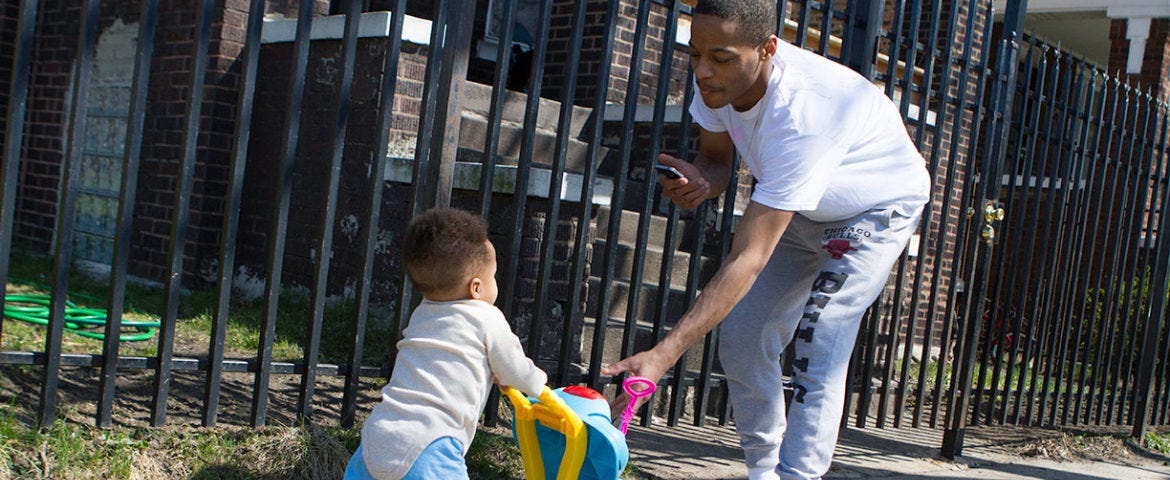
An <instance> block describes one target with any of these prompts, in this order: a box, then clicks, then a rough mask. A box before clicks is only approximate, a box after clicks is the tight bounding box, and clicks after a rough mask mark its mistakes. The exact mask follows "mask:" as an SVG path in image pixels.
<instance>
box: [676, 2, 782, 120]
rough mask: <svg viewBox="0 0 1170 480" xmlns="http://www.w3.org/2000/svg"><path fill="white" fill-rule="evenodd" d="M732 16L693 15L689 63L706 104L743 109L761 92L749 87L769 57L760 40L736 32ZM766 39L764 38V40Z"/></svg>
mask: <svg viewBox="0 0 1170 480" xmlns="http://www.w3.org/2000/svg"><path fill="white" fill-rule="evenodd" d="M736 28H737V24H736V22H735V21H734V20H728V19H723V18H719V17H715V16H712V15H695V16H694V18H693V19H692V20H691V45H690V46H691V67H692V68H693V69H694V72H695V81H696V82H697V83H698V85H699V94H700V95H701V96H702V98H703V103H705V104H706V105H707V107H709V108H720V107H723V106H724V105H727V104H729V103H730V104H732V105H733V106H735V107H736V108H737V109H740V110H744V109H747V108H750V107H751V106H752V105H755V103H756V101H758V100H759V99H760V96H762V95H763V91H762V90H761V91H760V92H758V93H759V95H755V94H754V93H757V92H755V91H754V90H755V89H753V88H752V87H753V85H754V84H755V83H756V80H757V79H758V78H759V76H760V72H761V67H762V66H764V65H765V64H766V63H767V62H768V60H767V57H766V56H765V55H764V47H763V46H762V45H761V44H755V45H752V44H750V43H749V42H747V41H745V40H742V39H740V38H738V37H737V36H736ZM765 43H767V42H765Z"/></svg>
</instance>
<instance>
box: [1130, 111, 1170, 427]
mask: <svg viewBox="0 0 1170 480" xmlns="http://www.w3.org/2000/svg"><path fill="white" fill-rule="evenodd" d="M1147 106H1148V108H1149V109H1151V110H1154V112H1152V113H1153V114H1155V115H1153V116H1154V118H1153V119H1152V120H1151V121H1150V123H1152V124H1153V125H1154V126H1155V127H1156V128H1157V127H1160V131H1159V132H1158V133H1157V135H1158V139H1159V140H1158V142H1156V143H1164V142H1165V141H1166V131H1167V125H1166V117H1165V115H1156V114H1157V113H1163V114H1164V113H1165V111H1164V109H1163V107H1164V104H1163V103H1162V102H1161V101H1159V100H1153V101H1150V102H1148V103H1147ZM1157 148H1158V147H1157V145H1156V144H1155V145H1153V146H1152V148H1151V150H1152V151H1151V157H1153V158H1155V159H1156V160H1155V161H1156V163H1157V164H1158V165H1159V167H1161V166H1162V164H1163V163H1164V162H1165V161H1166V159H1165V158H1164V157H1162V156H1160V155H1157ZM1162 174H1163V175H1165V171H1164V170H1163V171H1162ZM1157 180H1158V181H1159V183H1160V182H1161V179H1160V178H1158V179H1157ZM1162 194H1163V198H1162V199H1160V200H1159V203H1158V204H1157V207H1156V208H1157V211H1158V216H1159V218H1158V220H1159V225H1158V228H1157V233H1158V234H1161V233H1163V232H1168V231H1170V224H1168V223H1167V222H1168V220H1167V215H1166V212H1167V208H1170V189H1165V188H1164V189H1163V191H1162ZM1151 210H1154V207H1151ZM1152 233H1153V232H1151V235H1150V236H1149V237H1147V238H1149V239H1150V240H1151V241H1156V242H1157V255H1156V256H1155V259H1154V271H1153V274H1152V276H1151V280H1150V283H1151V284H1152V285H1154V288H1152V289H1150V291H1151V292H1153V293H1152V294H1151V295H1150V297H1151V298H1150V306H1149V309H1148V310H1146V311H1144V312H1143V313H1144V315H1145V335H1143V339H1144V341H1142V343H1141V355H1140V356H1139V358H1140V364H1139V366H1138V374H1137V380H1136V381H1135V386H1136V388H1135V392H1134V407H1133V411H1134V412H1135V414H1134V415H1133V434H1132V435H1133V437H1134V438H1136V439H1138V440H1139V441H1141V440H1142V439H1144V438H1145V436H1146V429H1147V428H1148V426H1149V424H1150V423H1151V413H1152V412H1151V411H1150V404H1151V403H1156V402H1155V401H1154V398H1153V393H1154V390H1153V386H1154V371H1155V366H1156V365H1157V363H1158V361H1157V360H1158V357H1157V354H1158V350H1159V348H1158V341H1159V340H1161V339H1162V323H1163V322H1164V319H1165V318H1166V295H1165V294H1159V292H1166V291H1167V290H1168V289H1170V275H1167V261H1168V260H1170V241H1168V240H1166V239H1161V238H1159V239H1157V240H1154V239H1153V235H1152ZM1161 358H1162V363H1163V364H1165V362H1166V360H1165V359H1166V357H1165V356H1163V357H1161Z"/></svg>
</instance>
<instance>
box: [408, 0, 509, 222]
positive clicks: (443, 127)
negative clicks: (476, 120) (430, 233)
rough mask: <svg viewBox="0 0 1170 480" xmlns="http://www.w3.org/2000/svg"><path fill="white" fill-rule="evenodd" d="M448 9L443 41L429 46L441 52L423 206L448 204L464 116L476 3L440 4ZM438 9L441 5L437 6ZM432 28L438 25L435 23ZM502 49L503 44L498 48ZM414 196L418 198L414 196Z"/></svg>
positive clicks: (455, 1)
mask: <svg viewBox="0 0 1170 480" xmlns="http://www.w3.org/2000/svg"><path fill="white" fill-rule="evenodd" d="M440 5H445V6H446V8H449V9H450V10H449V11H448V14H449V15H450V16H449V17H447V23H446V25H444V28H445V29H446V32H444V33H445V34H444V35H442V36H441V38H442V40H441V41H442V44H440V45H431V55H441V57H440V61H439V65H440V66H439V83H438V84H437V85H435V87H437V89H436V90H434V91H435V93H436V95H437V96H438V99H437V102H436V109H435V114H434V116H432V117H431V118H429V119H426V120H425V121H427V122H430V123H431V128H432V129H433V130H432V133H431V137H430V140H431V144H430V146H429V147H428V148H430V151H431V152H430V155H431V158H430V159H431V161H430V162H427V163H426V171H425V172H422V173H421V174H422V175H426V176H427V182H426V183H425V185H427V186H428V187H432V188H434V190H433V191H428V192H426V193H425V194H426V195H428V196H427V197H426V198H425V199H424V205H422V206H421V207H422V208H416V209H415V210H416V211H421V210H425V209H426V207H431V206H435V207H446V206H449V205H450V204H451V182H452V178H453V177H454V176H455V153H456V151H457V150H458V148H459V125H460V122H461V120H462V118H463V115H462V112H463V90H464V83H465V82H466V81H467V67H468V64H467V62H468V59H469V58H470V56H471V31H472V29H473V28H474V26H475V2H473V1H470V0H452V1H451V2H446V3H441V4H440ZM439 8H443V7H442V6H440V7H439ZM435 28H438V26H436V27H435ZM500 48H503V47H500ZM416 198H417V197H416Z"/></svg>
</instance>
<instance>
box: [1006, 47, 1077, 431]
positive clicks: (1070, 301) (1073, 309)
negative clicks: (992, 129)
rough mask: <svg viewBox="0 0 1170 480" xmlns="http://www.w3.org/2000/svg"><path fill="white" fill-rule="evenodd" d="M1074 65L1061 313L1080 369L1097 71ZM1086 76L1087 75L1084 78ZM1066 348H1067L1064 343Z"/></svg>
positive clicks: (1068, 405)
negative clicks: (1089, 138) (1067, 282)
mask: <svg viewBox="0 0 1170 480" xmlns="http://www.w3.org/2000/svg"><path fill="white" fill-rule="evenodd" d="M1074 68H1076V70H1077V86H1076V94H1077V97H1078V101H1077V102H1076V103H1074V104H1071V105H1070V108H1071V109H1072V111H1071V112H1066V115H1067V116H1068V121H1069V122H1072V124H1073V134H1072V144H1071V145H1070V146H1069V151H1068V158H1067V159H1066V161H1067V162H1070V163H1071V164H1072V166H1071V167H1070V172H1069V175H1068V176H1067V177H1066V178H1065V179H1063V181H1064V182H1066V183H1067V185H1066V186H1065V195H1066V199H1069V198H1071V203H1072V205H1071V211H1070V212H1069V218H1068V221H1067V222H1065V233H1064V235H1065V238H1068V239H1071V244H1070V246H1069V249H1068V253H1067V254H1066V255H1065V256H1064V259H1063V261H1064V262H1065V269H1066V270H1065V275H1066V277H1065V278H1069V279H1071V280H1072V287H1071V288H1067V289H1065V294H1064V295H1065V296H1064V303H1065V307H1064V308H1063V311H1062V312H1061V315H1062V316H1064V317H1066V318H1068V319H1069V322H1073V321H1075V322H1076V324H1075V326H1073V325H1072V324H1070V330H1071V332H1070V333H1071V334H1072V335H1073V340H1072V347H1071V348H1072V357H1071V360H1070V361H1071V362H1072V365H1073V367H1075V366H1076V365H1077V363H1078V362H1079V363H1080V365H1081V368H1080V370H1081V371H1083V370H1084V369H1085V362H1083V361H1080V353H1081V344H1082V343H1083V340H1084V337H1083V336H1082V333H1083V332H1082V331H1081V329H1082V328H1083V327H1084V316H1083V315H1079V314H1077V303H1078V300H1079V299H1083V298H1084V295H1083V292H1082V283H1083V280H1084V278H1085V276H1086V275H1088V274H1087V273H1086V272H1085V271H1084V270H1083V266H1084V264H1083V262H1080V261H1079V260H1080V259H1081V258H1083V257H1082V252H1083V247H1084V239H1085V237H1086V235H1085V230H1084V228H1083V226H1084V225H1085V222H1084V221H1083V219H1084V216H1083V212H1084V210H1085V205H1084V203H1083V200H1084V188H1083V187H1082V186H1081V185H1083V184H1084V179H1083V175H1084V172H1085V164H1084V161H1085V156H1084V146H1085V140H1084V139H1085V137H1086V134H1087V133H1088V130H1089V125H1088V122H1086V115H1085V112H1086V111H1091V110H1092V108H1093V100H1094V96H1093V89H1092V86H1093V82H1094V81H1095V80H1096V74H1097V72H1096V71H1094V70H1093V69H1091V68H1089V67H1088V65H1087V63H1086V62H1085V60H1084V58H1081V59H1079V60H1077V61H1076V62H1075V63H1074ZM1086 77H1088V78H1087V79H1086ZM1066 201H1069V200H1066ZM1015 338H1017V339H1018V338H1019V335H1016V337H1015ZM1066 348H1068V347H1067V346H1066ZM1078 373H1079V372H1077V371H1070V372H1069V375H1068V376H1067V378H1066V379H1065V386H1064V404H1063V407H1064V408H1063V410H1062V413H1061V420H1060V423H1061V425H1067V424H1068V421H1069V418H1070V416H1072V418H1076V404H1075V403H1074V399H1073V396H1072V394H1073V390H1074V383H1073V380H1074V379H1075V378H1076V376H1077V374H1078Z"/></svg>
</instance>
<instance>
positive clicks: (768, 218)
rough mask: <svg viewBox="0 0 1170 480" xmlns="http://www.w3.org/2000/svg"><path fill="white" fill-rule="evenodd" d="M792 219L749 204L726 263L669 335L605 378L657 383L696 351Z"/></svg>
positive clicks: (751, 279)
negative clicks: (692, 348) (626, 376)
mask: <svg viewBox="0 0 1170 480" xmlns="http://www.w3.org/2000/svg"><path fill="white" fill-rule="evenodd" d="M792 215H793V212H790V211H786V210H776V209H773V208H769V207H765V206H763V205H761V204H759V203H756V202H751V203H749V204H748V207H747V210H746V211H745V212H744V216H743V218H742V219H741V220H740V222H739V226H737V227H736V230H735V240H734V241H733V242H732V246H731V252H730V254H729V255H728V257H727V259H726V260H724V262H723V265H722V266H721V267H720V268H719V271H718V272H716V273H715V276H714V277H713V278H712V279H711V281H710V282H708V283H707V286H706V287H704V288H703V292H702V294H700V295H699V297H698V299H697V300H696V301H695V304H694V305H692V306H691V308H690V310H687V313H686V314H684V315H683V317H682V318H681V319H680V320H679V321H678V323H677V324H676V325H675V327H674V328H673V329H672V330H671V331H670V334H669V335H667V336H666V338H664V339H663V340H662V341H661V342H660V343H658V345H656V346H654V348H652V349H650V350H647V351H645V352H642V353H639V354H637V355H634V356H631V357H629V358H626V359H624V360H621V361H619V362H617V363H614V364H611V365H609V366H607V367H604V368H602V373H605V374H606V375H617V374H619V373H622V372H630V373H632V374H634V375H639V376H643V377H647V378H649V379H650V380H652V381H654V382H656V383H657V382H658V379H659V378H661V377H662V374H663V373H665V372H666V370H667V369H668V368H670V366H671V365H673V364H674V363H675V362H676V361H678V359H679V357H681V356H682V354H683V353H684V352H686V351H687V349H688V348H690V346H691V345H693V344H695V342H697V341H699V339H700V338H703V335H706V334H707V332H709V331H711V329H713V328H715V325H718V324H719V322H721V321H723V318H724V317H725V316H727V313H728V312H730V311H731V309H732V307H734V306H735V304H736V303H739V300H740V299H742V298H743V296H744V295H746V294H747V292H748V290H749V289H750V288H751V286H752V284H753V283H755V281H756V277H757V276H759V274H760V271H761V270H763V269H764V266H765V265H767V263H768V259H769V258H771V256H772V251H773V250H775V248H776V244H777V243H778V242H779V241H780V237H781V236H782V235H783V234H784V231H785V230H787V229H788V224H789V222H790V221H791V220H792Z"/></svg>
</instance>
